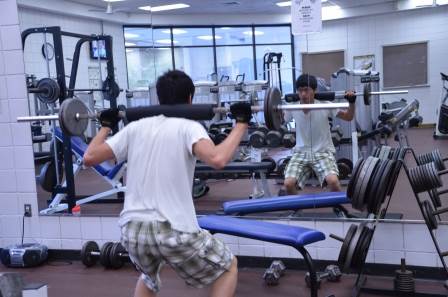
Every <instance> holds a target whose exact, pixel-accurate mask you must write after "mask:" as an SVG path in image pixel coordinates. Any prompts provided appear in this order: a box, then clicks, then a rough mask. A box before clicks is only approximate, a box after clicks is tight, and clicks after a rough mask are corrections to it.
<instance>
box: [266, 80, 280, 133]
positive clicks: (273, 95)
mask: <svg viewBox="0 0 448 297" xmlns="http://www.w3.org/2000/svg"><path fill="white" fill-rule="evenodd" d="M281 103H282V94H281V92H280V90H279V89H278V88H269V89H268V90H266V95H265V97H264V120H265V123H266V126H267V127H268V129H269V130H279V129H280V127H281V126H282V124H283V115H282V111H281V110H279V109H277V107H278V106H279V105H280V104H281Z"/></svg>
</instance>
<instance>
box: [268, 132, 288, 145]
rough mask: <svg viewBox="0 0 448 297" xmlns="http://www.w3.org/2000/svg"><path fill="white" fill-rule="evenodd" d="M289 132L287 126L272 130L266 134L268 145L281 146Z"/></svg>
mask: <svg viewBox="0 0 448 297" xmlns="http://www.w3.org/2000/svg"><path fill="white" fill-rule="evenodd" d="M286 132H288V129H286V127H281V128H280V129H279V130H271V131H269V132H268V133H267V134H266V145H267V146H268V147H272V148H274V147H279V146H280V145H282V143H283V135H284V134H285V133H286Z"/></svg>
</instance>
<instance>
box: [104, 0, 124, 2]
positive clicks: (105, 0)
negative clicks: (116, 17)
mask: <svg viewBox="0 0 448 297" xmlns="http://www.w3.org/2000/svg"><path fill="white" fill-rule="evenodd" d="M103 1H104V2H121V1H125V0H103Z"/></svg>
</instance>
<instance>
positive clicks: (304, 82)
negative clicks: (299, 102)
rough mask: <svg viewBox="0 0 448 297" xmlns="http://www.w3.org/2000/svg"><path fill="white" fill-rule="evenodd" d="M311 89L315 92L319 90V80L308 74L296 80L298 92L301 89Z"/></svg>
mask: <svg viewBox="0 0 448 297" xmlns="http://www.w3.org/2000/svg"><path fill="white" fill-rule="evenodd" d="M304 87H310V88H311V89H313V90H316V88H317V79H316V77H315V76H313V75H310V74H308V73H304V74H302V75H300V76H299V77H298V78H297V80H296V90H298V89H299V88H304Z"/></svg>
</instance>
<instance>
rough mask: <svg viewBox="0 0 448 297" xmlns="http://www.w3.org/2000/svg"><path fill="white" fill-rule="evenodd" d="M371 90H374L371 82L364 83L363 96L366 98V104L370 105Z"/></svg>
mask: <svg viewBox="0 0 448 297" xmlns="http://www.w3.org/2000/svg"><path fill="white" fill-rule="evenodd" d="M371 91H372V86H371V85H370V83H366V84H364V94H363V98H364V104H365V105H370V100H371V96H370V92H371Z"/></svg>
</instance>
